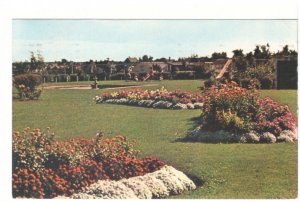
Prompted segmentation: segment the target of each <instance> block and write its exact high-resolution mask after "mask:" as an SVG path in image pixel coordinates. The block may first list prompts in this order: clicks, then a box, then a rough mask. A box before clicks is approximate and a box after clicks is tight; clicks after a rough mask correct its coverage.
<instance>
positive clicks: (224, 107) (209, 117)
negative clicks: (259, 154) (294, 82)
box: [202, 82, 296, 138]
mask: <svg viewBox="0 0 300 202" xmlns="http://www.w3.org/2000/svg"><path fill="white" fill-rule="evenodd" d="M202 118H203V125H202V128H203V129H205V130H209V131H217V130H224V131H226V132H230V133H233V134H236V135H243V134H246V133H249V132H251V131H254V132H255V133H258V135H260V136H261V135H262V134H263V133H266V132H269V133H271V135H274V136H275V137H276V138H277V137H278V136H280V134H281V132H283V131H291V132H295V128H296V122H295V118H294V116H293V114H292V113H291V112H290V111H289V108H288V106H281V105H279V104H278V103H277V102H276V101H274V100H272V99H271V98H269V97H267V98H260V97H259V94H258V93H257V91H256V89H255V88H254V87H253V85H250V86H249V88H248V89H246V88H241V87H239V86H238V85H237V83H235V82H227V83H225V84H221V85H220V86H218V87H216V86H212V87H211V88H209V89H208V90H206V91H205V93H204V106H203V114H202ZM275 137H274V138H275Z"/></svg>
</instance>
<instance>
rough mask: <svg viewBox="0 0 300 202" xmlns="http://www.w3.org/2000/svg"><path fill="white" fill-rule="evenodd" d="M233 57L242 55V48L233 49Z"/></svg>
mask: <svg viewBox="0 0 300 202" xmlns="http://www.w3.org/2000/svg"><path fill="white" fill-rule="evenodd" d="M232 52H233V57H244V53H243V50H242V49H236V50H233V51H232Z"/></svg>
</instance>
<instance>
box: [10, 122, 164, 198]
mask: <svg viewBox="0 0 300 202" xmlns="http://www.w3.org/2000/svg"><path fill="white" fill-rule="evenodd" d="M54 137H55V135H54V133H51V132H50V130H49V129H47V131H46V132H43V131H41V130H40V129H34V130H32V131H30V129H29V128H26V129H25V130H24V131H23V132H22V133H20V132H15V133H14V134H13V147H12V149H13V175H12V180H13V197H26V198H53V197H56V196H58V195H64V196H71V195H72V194H74V193H76V192H78V191H80V190H82V189H83V188H84V187H87V186H89V185H91V184H93V183H96V182H98V180H121V179H124V178H130V177H134V176H142V175H145V174H146V173H151V172H154V171H157V170H159V169H161V168H162V167H163V166H164V165H165V164H164V162H162V161H160V160H159V159H157V158H153V157H145V158H142V159H138V158H137V156H138V153H139V151H138V150H136V149H134V144H135V141H128V140H127V139H126V137H124V136H116V137H113V138H103V134H102V133H97V135H96V137H95V138H90V139H89V138H80V139H73V140H69V141H61V142H58V141H56V140H55V138H54Z"/></svg>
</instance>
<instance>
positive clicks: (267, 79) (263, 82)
mask: <svg viewBox="0 0 300 202" xmlns="http://www.w3.org/2000/svg"><path fill="white" fill-rule="evenodd" d="M274 73H275V70H274V67H273V64H269V63H266V64H264V65H259V66H256V67H249V68H247V70H246V71H245V72H243V73H242V74H241V77H242V80H241V81H242V82H241V84H242V86H243V87H247V86H245V84H244V83H245V82H246V81H247V80H248V81H250V80H253V81H255V82H256V83H257V85H258V86H260V87H261V88H262V89H271V88H273V87H274V79H275V78H274ZM258 86H257V87H258Z"/></svg>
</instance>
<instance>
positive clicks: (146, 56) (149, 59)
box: [141, 55, 153, 62]
mask: <svg viewBox="0 0 300 202" xmlns="http://www.w3.org/2000/svg"><path fill="white" fill-rule="evenodd" d="M141 61H142V62H152V61H153V57H152V56H148V55H144V56H143V57H142V60H141Z"/></svg>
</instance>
